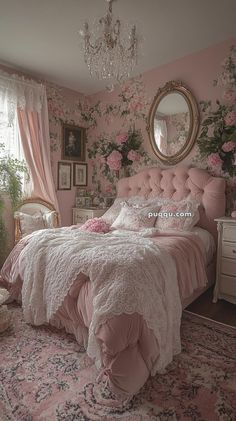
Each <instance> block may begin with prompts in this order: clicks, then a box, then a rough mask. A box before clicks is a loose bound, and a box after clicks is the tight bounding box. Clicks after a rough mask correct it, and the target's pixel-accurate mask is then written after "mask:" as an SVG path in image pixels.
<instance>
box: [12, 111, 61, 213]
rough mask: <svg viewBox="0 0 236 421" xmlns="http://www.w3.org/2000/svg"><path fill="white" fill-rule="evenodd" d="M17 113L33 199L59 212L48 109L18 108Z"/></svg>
mask: <svg viewBox="0 0 236 421" xmlns="http://www.w3.org/2000/svg"><path fill="white" fill-rule="evenodd" d="M17 113H18V122H19V128H20V134H21V140H22V145H23V149H24V154H25V159H26V162H27V164H28V166H29V168H30V174H31V177H32V185H33V190H32V192H31V197H40V198H41V199H43V200H46V201H48V202H50V203H51V204H53V205H54V207H55V209H56V210H57V211H58V212H59V207H58V201H57V197H56V191H55V187H54V182H53V177H52V171H51V162H50V146H49V127H48V115H47V109H46V110H45V107H43V108H42V110H41V113H39V112H37V111H29V110H27V109H24V110H21V109H19V108H18V109H17Z"/></svg>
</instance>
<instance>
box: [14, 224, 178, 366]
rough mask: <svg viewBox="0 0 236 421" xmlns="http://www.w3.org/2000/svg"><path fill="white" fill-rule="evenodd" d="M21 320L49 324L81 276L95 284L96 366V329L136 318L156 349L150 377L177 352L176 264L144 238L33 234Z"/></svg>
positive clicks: (93, 345)
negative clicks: (126, 316)
mask: <svg viewBox="0 0 236 421" xmlns="http://www.w3.org/2000/svg"><path fill="white" fill-rule="evenodd" d="M22 253H23V254H22V256H21V258H23V259H24V266H25V269H24V282H23V287H22V306H23V312H24V317H25V320H26V321H27V322H28V323H31V324H34V325H40V324H44V323H47V322H49V320H50V319H51V318H52V316H53V315H54V314H55V313H56V311H57V310H58V308H59V307H60V305H61V304H62V302H63V300H64V298H65V297H66V295H67V293H68V291H69V289H70V287H71V286H72V284H73V282H74V281H75V280H76V278H77V277H78V275H79V273H81V272H83V273H84V274H85V275H87V276H88V277H89V278H90V282H92V283H93V295H94V299H93V307H94V313H93V317H92V322H91V325H90V328H89V337H88V348H87V352H88V354H89V355H90V356H91V357H92V358H95V360H96V361H97V363H98V364H99V362H100V349H99V344H98V343H97V341H96V332H97V330H98V328H99V326H100V325H101V324H102V323H104V322H105V321H106V320H107V319H109V318H111V317H113V316H114V315H120V314H123V313H126V314H132V313H135V312H136V313H139V314H141V315H142V316H143V318H144V320H145V321H146V323H147V326H148V327H149V328H150V329H152V330H153V332H154V335H155V337H156V339H157V341H158V344H159V348H160V358H159V359H158V361H157V363H156V365H155V367H154V368H153V372H152V374H155V372H156V371H161V370H163V369H164V367H165V366H166V365H167V364H168V363H169V362H170V361H172V358H173V355H174V354H176V353H179V352H180V350H181V347H180V319H181V302H180V296H179V289H178V283H177V274H176V268H175V263H174V261H173V260H172V258H171V257H170V256H169V255H168V254H167V253H166V252H165V251H163V250H160V249H159V248H158V247H157V246H156V245H155V244H153V242H152V241H151V240H150V239H148V238H143V237H141V236H139V235H138V234H131V233H122V235H120V236H117V235H114V234H112V233H109V234H105V235H104V234H97V233H88V232H83V231H79V230H72V231H68V230H64V229H63V228H61V229H56V230H53V229H52V230H47V231H45V230H44V231H39V232H37V234H36V235H34V236H33V237H32V238H31V239H30V241H29V243H28V244H27V246H26V247H25V249H24V250H23V252H22Z"/></svg>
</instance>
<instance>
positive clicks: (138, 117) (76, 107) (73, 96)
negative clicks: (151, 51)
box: [47, 41, 232, 224]
mask: <svg viewBox="0 0 236 421" xmlns="http://www.w3.org/2000/svg"><path fill="white" fill-rule="evenodd" d="M230 45H232V44H230V41H227V42H224V43H222V45H220V46H215V47H212V48H209V49H206V50H204V51H202V52H199V53H196V54H194V55H192V56H187V57H186V58H183V59H180V60H178V61H176V62H174V63H170V64H167V65H165V66H163V67H161V68H157V69H153V70H151V71H149V72H145V73H143V74H142V75H140V76H137V77H135V78H133V79H130V80H129V81H127V82H126V83H124V84H123V85H122V86H118V87H115V89H114V91H113V92H108V91H102V92H99V93H98V94H94V95H90V96H89V97H86V96H84V95H82V94H80V93H78V92H73V91H70V90H69V89H65V88H60V87H58V86H56V85H52V84H48V85H47V94H48V107H49V121H50V142H51V152H52V163H53V173H54V179H55V183H56V180H57V162H58V161H59V160H61V135H62V129H61V126H62V122H66V123H68V124H75V125H79V126H82V127H85V128H86V129H87V130H86V131H87V156H86V161H87V162H88V176H89V177H88V180H89V181H88V184H89V188H90V189H91V190H95V191H96V192H101V194H107V195H110V194H112V195H113V194H115V185H116V182H117V179H118V178H120V177H122V176H125V175H126V171H125V170H126V169H127V168H125V169H124V168H123V167H121V169H119V170H116V169H111V167H112V165H113V168H115V166H117V165H118V164H117V159H118V154H116V159H115V161H116V162H114V160H113V162H111V161H110V162H111V165H110V171H107V167H106V166H105V164H106V163H107V162H106V158H105V161H104V156H105V155H106V152H107V151H105V153H104V154H101V153H100V150H99V148H100V146H101V145H102V144H104V147H106V145H107V144H109V143H113V144H114V143H115V142H117V139H119V136H121V137H122V136H126V135H127V133H130V132H131V131H135V132H136V131H137V132H139V134H140V139H141V145H140V150H139V151H138V150H136V151H135V152H137V153H139V159H134V160H133V161H132V163H131V165H129V168H128V170H129V174H134V173H136V172H138V171H140V170H141V169H142V168H144V167H146V166H154V165H158V164H160V162H159V161H158V159H157V157H156V156H155V154H154V153H153V151H152V147H151V144H150V141H149V136H148V133H147V121H148V113H149V110H150V107H151V104H152V101H153V99H154V97H155V95H156V93H157V90H158V88H159V87H161V86H164V84H165V83H166V82H167V81H168V80H183V82H184V83H186V85H187V86H189V88H190V89H191V90H192V92H193V94H194V95H195V97H196V100H197V101H198V103H200V101H201V100H206V101H207V100H208V98H210V99H217V97H218V96H219V95H222V92H221V91H220V87H219V86H216V87H215V88H214V87H213V86H212V79H213V78H214V77H216V75H217V68H218V69H220V62H221V60H223V58H225V57H226V55H227V52H228V51H229V47H230ZM193 63H194V65H193ZM199 75H201V77H200V76H199ZM225 77H226V76H225ZM214 89H215V91H214ZM225 95H226V93H225ZM227 95H230V93H228V94H227ZM130 156H131V155H130ZM113 158H114V154H113ZM133 158H135V157H134V155H133ZM110 160H111V158H110ZM118 160H119V159H118ZM183 163H184V164H189V163H193V164H194V165H196V166H201V167H205V168H206V167H207V162H203V160H202V159H199V157H198V154H197V146H195V147H194V149H193V150H192V152H191V153H190V154H189V156H188V157H187V158H186V159H185V160H184V161H183ZM57 194H58V198H59V203H61V204H62V203H63V204H62V205H61V206H62V213H64V214H68V213H69V214H70V215H71V207H72V206H73V204H74V199H75V194H76V188H73V187H72V191H71V193H69V192H64V191H63V192H61V191H58V192H57ZM69 195H70V196H69ZM66 196H67V198H66ZM65 198H66V199H65ZM64 202H66V204H64ZM70 218H71V216H70V217H68V216H67V217H66V218H65V220H66V224H69V223H71V221H70V222H69V220H70Z"/></svg>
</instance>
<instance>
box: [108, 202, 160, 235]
mask: <svg viewBox="0 0 236 421" xmlns="http://www.w3.org/2000/svg"><path fill="white" fill-rule="evenodd" d="M121 206H122V207H121V211H120V213H119V215H118V217H117V218H116V220H115V221H114V222H113V224H112V226H111V228H112V229H120V230H130V231H139V230H141V229H144V228H151V227H153V226H154V224H155V221H156V218H157V217H156V216H155V215H154V214H155V213H157V212H158V210H159V207H157V206H155V207H153V206H142V205H135V204H133V205H131V204H129V203H128V202H123V203H122V205H121ZM150 214H153V215H150Z"/></svg>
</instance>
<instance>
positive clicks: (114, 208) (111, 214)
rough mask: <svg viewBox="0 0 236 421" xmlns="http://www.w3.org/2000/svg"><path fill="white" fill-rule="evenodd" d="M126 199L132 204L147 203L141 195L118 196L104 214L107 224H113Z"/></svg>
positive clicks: (103, 217)
mask: <svg viewBox="0 0 236 421" xmlns="http://www.w3.org/2000/svg"><path fill="white" fill-rule="evenodd" d="M125 201H126V202H127V203H129V204H132V205H133V204H137V205H142V204H144V203H145V204H146V203H147V200H146V199H145V198H144V197H141V196H131V197H117V198H116V199H115V200H114V203H113V204H112V205H111V207H110V208H109V209H108V210H107V211H106V212H105V213H104V214H103V215H102V219H104V221H106V223H107V224H113V222H115V220H116V218H117V216H118V215H119V213H120V211H121V205H122V203H123V202H125Z"/></svg>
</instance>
